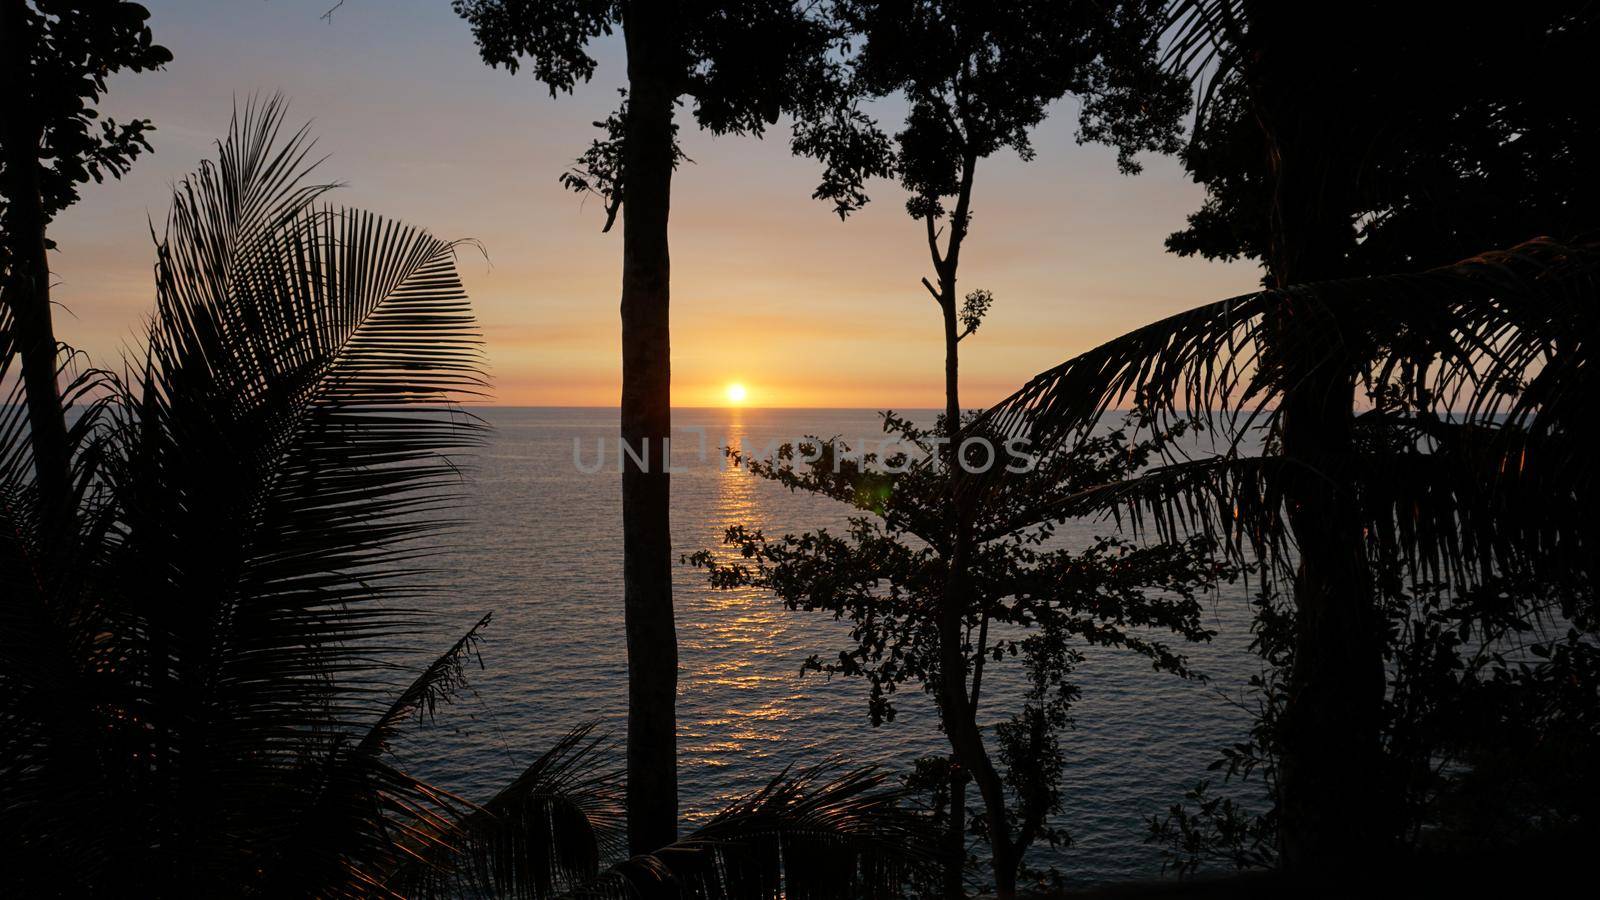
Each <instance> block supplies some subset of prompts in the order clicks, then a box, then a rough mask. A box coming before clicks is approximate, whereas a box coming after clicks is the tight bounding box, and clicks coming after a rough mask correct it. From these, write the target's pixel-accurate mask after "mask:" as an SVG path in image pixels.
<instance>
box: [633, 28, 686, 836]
mask: <svg viewBox="0 0 1600 900" xmlns="http://www.w3.org/2000/svg"><path fill="white" fill-rule="evenodd" d="M624 16H625V18H624V23H623V25H624V31H625V37H626V42H627V49H628V119H627V123H626V132H625V135H624V146H623V179H624V181H623V204H622V214H623V229H622V442H623V445H624V448H625V452H624V454H623V456H624V464H623V473H622V530H623V594H624V598H623V609H624V615H625V628H626V631H627V638H628V748H627V750H628V752H627V755H628V797H627V805H628V812H627V816H628V844H629V847H630V849H631V850H632V852H634V853H645V852H649V851H653V850H655V849H657V848H660V847H662V846H664V845H666V844H670V843H671V842H672V841H673V840H675V839H676V837H677V833H678V774H677V719H676V711H675V704H676V701H677V686H678V636H677V630H676V625H675V623H674V620H673V612H672V541H671V534H670V531H669V513H670V509H669V501H670V498H671V490H670V487H671V486H670V481H669V476H668V472H667V463H668V461H669V460H668V446H669V444H668V441H669V438H670V434H671V430H672V394H671V385H672V364H671V344H670V335H669V330H668V306H669V299H670V290H669V285H670V278H671V261H670V258H669V254H668V251H667V220H668V213H669V210H670V206H671V199H672V148H673V131H672V107H673V100H674V98H675V97H676V94H677V89H676V88H677V76H678V74H679V73H676V72H675V71H674V70H673V66H674V64H675V63H676V62H677V57H678V54H677V52H676V42H677V40H678V38H677V34H676V22H675V21H674V19H673V15H672V11H671V9H670V8H669V4H665V3H654V2H651V3H630V4H628V5H627V7H626V10H625V13H624Z"/></svg>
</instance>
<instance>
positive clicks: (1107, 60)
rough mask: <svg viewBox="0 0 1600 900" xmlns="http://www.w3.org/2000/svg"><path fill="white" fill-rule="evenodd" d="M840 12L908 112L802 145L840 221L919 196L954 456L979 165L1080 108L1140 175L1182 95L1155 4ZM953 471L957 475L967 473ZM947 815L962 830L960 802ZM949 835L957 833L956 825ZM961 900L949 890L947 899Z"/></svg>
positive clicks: (1003, 862)
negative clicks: (967, 250) (873, 193)
mask: <svg viewBox="0 0 1600 900" xmlns="http://www.w3.org/2000/svg"><path fill="white" fill-rule="evenodd" d="M831 12H832V15H833V17H834V18H835V19H836V20H837V21H838V23H839V29H840V30H841V31H842V32H843V33H845V34H848V35H851V36H852V39H853V40H857V41H858V42H859V44H860V46H859V48H858V49H857V50H856V52H855V53H854V54H852V55H851V56H850V57H849V65H850V69H849V76H850V80H849V84H848V89H847V91H846V94H847V95H848V96H849V97H850V98H852V99H855V98H864V97H889V96H895V97H902V98H903V99H904V100H905V102H906V103H907V104H908V106H909V109H908V111H907V115H906V119H905V122H904V125H903V127H902V129H901V130H900V131H899V132H898V133H896V134H895V135H894V137H893V138H892V139H890V138H888V137H887V136H886V135H885V134H883V133H882V132H881V131H880V130H879V129H878V127H877V125H876V124H875V123H874V122H873V121H871V120H870V119H868V118H867V117H866V116H864V115H862V114H860V113H859V112H855V113H853V114H849V115H846V114H842V113H841V112H839V108H838V107H837V106H836V107H832V108H829V109H828V110H827V112H828V113H829V115H828V116H826V117H825V118H822V119H816V120H809V121H808V120H802V123H801V125H800V127H798V128H797V131H796V147H797V149H798V150H799V151H800V152H803V153H806V154H807V155H810V156H814V157H816V158H818V159H820V160H821V161H822V162H823V163H824V166H825V173H824V178H823V182H822V184H821V185H820V186H819V187H818V189H817V191H816V196H817V197H818V198H819V199H823V200H828V201H831V202H832V203H833V204H834V207H835V209H836V211H837V212H838V213H839V215H840V216H841V217H844V216H847V215H848V214H849V213H850V212H851V211H853V210H855V209H857V208H859V207H860V206H861V205H862V204H864V203H865V202H867V194H866V190H865V186H866V182H867V180H868V179H870V178H872V177H875V176H882V175H890V176H893V177H894V178H896V179H897V180H898V181H899V182H900V184H901V185H902V186H903V187H904V188H905V189H906V191H907V192H909V193H910V194H911V197H910V199H909V200H908V201H907V203H906V210H907V212H909V213H910V215H911V216H912V217H913V218H916V219H919V220H921V222H922V223H923V226H924V229H925V231H926V239H927V245H928V253H929V258H930V262H931V263H932V266H933V270H934V277H935V281H932V282H931V281H929V280H928V279H926V278H924V279H923V282H922V283H923V285H924V286H925V287H926V288H927V289H928V291H929V293H931V294H932V295H933V298H934V300H935V302H936V303H937V304H938V306H939V310H940V313H941V315H942V318H943V325H944V345H945V367H944V373H945V378H944V398H945V411H944V417H943V420H942V421H943V427H944V429H945V435H944V436H945V438H946V439H947V444H946V448H945V451H944V452H945V453H946V454H953V453H954V452H956V451H955V447H956V445H957V443H958V434H959V432H960V429H961V422H962V418H961V397H960V378H959V373H960V362H959V352H958V344H959V342H960V341H961V340H962V339H964V338H965V337H966V336H967V335H969V334H971V333H972V332H973V331H974V330H976V328H977V327H978V323H979V321H980V320H981V317H982V315H983V313H984V311H985V310H987V308H988V306H989V304H990V303H991V302H992V299H993V298H992V296H991V295H990V294H989V293H988V292H987V291H971V292H968V293H967V294H966V295H965V297H963V296H962V295H961V294H960V293H959V291H958V289H957V277H958V274H959V268H960V263H961V253H962V249H963V246H964V244H965V241H966V237H967V234H968V231H969V229H970V227H971V222H972V192H973V180H974V177H975V175H976V171H977V167H978V163H979V161H980V160H984V159H987V158H988V157H990V156H991V155H993V154H995V153H997V152H1000V151H1002V150H1008V149H1009V150H1012V151H1015V152H1016V153H1017V154H1018V155H1019V156H1021V157H1022V158H1023V159H1025V160H1026V159H1031V158H1032V156H1033V148H1032V145H1031V143H1030V137H1029V135H1030V133H1031V132H1032V130H1033V129H1034V128H1035V127H1036V126H1037V125H1038V124H1039V123H1040V122H1042V121H1043V120H1044V118H1045V116H1046V115H1047V113H1048V111H1049V107H1050V105H1051V104H1053V103H1055V102H1056V101H1058V100H1060V99H1061V98H1063V97H1066V96H1068V95H1071V96H1073V97H1076V98H1077V100H1078V101H1079V103H1080V104H1081V113H1080V119H1079V125H1080V132H1079V138H1080V140H1086V141H1101V142H1105V143H1109V144H1111V145H1113V146H1115V147H1116V148H1117V152H1118V162H1119V165H1120V166H1121V168H1122V169H1123V171H1125V172H1132V171H1137V169H1138V164H1137V162H1136V161H1135V159H1134V157H1135V154H1137V153H1138V152H1140V151H1147V150H1148V151H1161V152H1175V151H1176V150H1177V148H1178V143H1177V138H1178V133H1179V119H1180V117H1181V116H1182V114H1183V111H1184V110H1185V109H1186V108H1187V105H1188V97H1187V92H1186V89H1185V87H1184V83H1183V82H1182V80H1181V79H1178V78H1175V77H1173V76H1172V75H1171V74H1170V73H1168V72H1166V71H1164V70H1163V69H1162V67H1161V66H1160V61H1159V52H1158V47H1157V44H1158V40H1159V37H1160V33H1161V30H1162V27H1163V23H1164V18H1163V15H1162V4H1161V3H1159V2H1154V0H1130V2H1115V3H1096V2H1064V3H1028V4H993V3H982V2H965V0H961V2H938V0H893V2H866V0H841V2H838V3H834V4H832V5H831ZM946 229H948V234H944V233H943V232H944V231H945V230H946ZM941 238H942V239H943V245H942V246H941V243H940V241H941ZM935 282H936V283H935ZM949 468H950V471H951V472H952V473H953V475H954V476H958V475H959V473H960V467H958V466H954V465H950V466H949ZM945 486H946V488H947V489H949V490H950V491H951V499H950V502H949V503H948V504H947V505H946V508H945V514H946V515H947V516H948V517H949V522H948V525H949V534H950V539H951V544H950V553H949V559H948V562H949V570H948V579H949V583H948V585H947V586H946V596H945V600H944V603H943V605H942V606H941V607H940V608H939V610H938V612H937V615H938V623H939V629H940V635H941V646H942V648H943V650H942V652H943V657H942V668H941V672H942V673H943V674H942V677H941V679H940V681H939V684H940V691H939V695H938V696H939V706H940V710H941V713H942V716H943V722H944V728H945V732H946V733H947V734H948V735H949V738H950V742H951V747H952V749H953V750H954V753H955V757H956V761H957V765H958V768H957V769H956V774H955V781H954V784H955V785H956V787H955V788H954V793H953V796H957V795H959V794H960V793H961V791H962V787H961V785H962V784H964V780H965V779H966V778H967V777H971V778H972V779H974V780H975V781H976V782H977V784H978V788H979V791H980V793H981V794H982V795H983V799H984V804H985V807H986V809H987V810H988V825H989V829H990V832H991V833H990V844H991V846H992V848H993V852H994V857H995V874H996V879H997V887H998V889H999V892H1000V894H1001V896H1010V895H1011V894H1012V893H1013V892H1014V891H1015V878H1016V871H1017V866H1018V864H1019V863H1020V860H1021V850H1022V848H1023V847H1025V846H1026V845H1027V843H1028V841H1022V842H1021V843H1020V844H1019V843H1018V837H1019V836H1023V837H1029V839H1030V840H1031V836H1029V835H1025V834H1024V835H1019V834H1018V833H1014V832H1013V829H1012V827H1011V823H1010V817H1009V815H1008V813H1007V808H1006V798H1005V785H1004V783H1003V780H1002V778H1001V776H1000V774H999V773H998V771H997V770H996V769H995V766H994V765H993V763H992V762H991V760H990V757H989V752H988V751H987V749H986V748H985V746H984V741H983V736H982V733H981V731H980V729H979V727H978V724H977V720H976V718H975V716H974V715H973V710H972V701H971V698H970V693H969V688H968V685H967V677H968V676H967V672H966V669H965V667H964V666H965V663H964V658H963V654H962V623H963V622H964V621H965V620H966V619H967V617H968V616H969V615H970V613H971V610H972V608H973V604H974V600H973V598H972V597H970V596H969V593H970V589H969V586H968V575H967V569H968V566H969V560H968V556H969V553H970V551H971V549H972V547H971V545H972V535H971V528H972V519H973V517H974V516H975V515H976V511H975V510H974V509H972V508H971V506H970V504H966V503H964V502H957V501H956V492H957V489H958V486H959V478H958V477H952V478H950V479H949V480H948V481H947V483H946V485H945ZM951 807H952V812H953V815H954V816H955V817H956V819H957V820H959V817H960V812H961V809H962V808H963V804H962V803H959V802H952V804H951ZM952 824H953V827H954V828H955V829H956V830H957V831H959V828H960V822H959V821H954V822H953V823H952ZM958 889H959V888H958V885H954V884H952V885H951V891H952V892H954V891H956V890H958Z"/></svg>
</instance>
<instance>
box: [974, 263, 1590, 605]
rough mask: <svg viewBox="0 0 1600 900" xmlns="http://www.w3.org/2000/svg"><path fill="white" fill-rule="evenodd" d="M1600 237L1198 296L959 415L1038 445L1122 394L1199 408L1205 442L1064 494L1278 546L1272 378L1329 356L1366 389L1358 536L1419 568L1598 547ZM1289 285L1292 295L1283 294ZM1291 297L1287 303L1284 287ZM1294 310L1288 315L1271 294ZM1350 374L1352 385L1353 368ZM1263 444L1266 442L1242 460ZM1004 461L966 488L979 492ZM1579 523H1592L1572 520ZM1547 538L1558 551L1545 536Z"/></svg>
mask: <svg viewBox="0 0 1600 900" xmlns="http://www.w3.org/2000/svg"><path fill="white" fill-rule="evenodd" d="M1597 275H1600V249H1597V248H1596V247H1594V246H1590V245H1580V246H1567V245H1562V244H1557V243H1555V242H1551V241H1543V240H1541V241H1534V242H1530V243H1528V244H1525V245H1522V246H1520V247H1517V248H1514V249H1512V250H1510V251H1505V252H1500V253H1490V254H1484V255H1482V256H1479V257H1475V258H1473V259H1470V260H1466V261H1464V262H1462V263H1460V264H1457V265H1455V266H1449V267H1445V268H1442V269H1437V270H1433V271H1430V272H1424V273H1420V274H1415V275H1395V276H1386V277H1378V278H1360V279H1349V280H1345V281H1337V282H1328V283H1321V284H1310V285H1303V286H1296V287H1294V288H1291V289H1290V290H1288V291H1281V292H1280V291H1261V292H1257V293H1253V294H1247V295H1244V296H1241V297H1235V298H1231V299H1228V300H1224V301H1220V302H1217V303H1211V304H1207V305H1205V306H1201V307H1197V308H1195V309H1192V310H1189V311H1187V312H1184V313H1180V314H1178V315H1176V316H1172V317H1169V318H1167V319H1165V320H1162V321H1160V322H1156V323H1153V324H1151V325H1148V326H1145V327H1144V328H1140V329H1138V330H1136V331H1133V332H1130V333H1129V334H1127V335H1125V336H1123V337H1121V338H1118V339H1116V340H1113V341H1110V342H1108V343H1106V344H1103V345H1101V346H1099V347H1096V348H1095V349H1093V350H1090V351H1089V352H1087V353H1084V354H1082V355H1080V356H1078V357H1075V358H1074V359H1071V360H1068V361H1067V362H1065V363H1063V364H1062V365H1060V366H1057V367H1056V368H1054V369H1051V370H1049V371H1047V372H1044V373H1042V374H1040V375H1039V376H1037V377H1035V378H1034V379H1032V380H1031V381H1029V382H1028V384H1027V385H1025V386H1024V387H1023V388H1022V389H1021V390H1019V391H1018V392H1017V393H1015V394H1013V395H1012V396H1011V397H1009V398H1007V399H1006V400H1005V401H1002V402H1001V403H1000V404H998V405H997V406H995V407H994V408H993V409H991V410H989V411H988V412H987V413H986V414H985V415H984V416H982V417H981V418H980V419H979V420H978V421H977V422H975V423H974V425H973V426H972V429H973V430H978V429H983V430H984V431H985V432H988V433H996V434H999V435H1002V436H1007V437H1018V438H1025V439H1026V440H1027V441H1029V442H1030V445H1031V446H1033V447H1034V448H1037V449H1038V450H1039V451H1042V452H1048V451H1050V450H1053V449H1055V448H1057V447H1059V446H1062V445H1063V444H1066V443H1069V442H1071V441H1074V440H1078V439H1081V438H1082V437H1083V436H1085V435H1087V434H1089V433H1091V432H1092V431H1093V429H1095V428H1096V427H1097V426H1098V424H1099V422H1100V421H1101V419H1102V417H1103V416H1104V414H1105V413H1106V412H1107V411H1108V410H1110V409H1112V408H1114V407H1116V406H1118V405H1127V406H1136V407H1139V408H1142V409H1145V410H1148V411H1149V412H1150V413H1151V415H1152V418H1153V419H1154V420H1155V421H1156V422H1158V423H1164V422H1168V421H1172V420H1176V419H1180V418H1188V417H1198V418H1200V419H1201V420H1202V421H1207V422H1209V423H1210V424H1211V426H1212V429H1213V431H1214V432H1216V433H1217V434H1218V435H1220V440H1216V442H1215V443H1213V445H1212V448H1211V453H1210V455H1208V454H1206V453H1203V452H1202V453H1197V454H1196V456H1197V458H1196V459H1192V460H1185V459H1180V458H1170V459H1168V460H1167V464H1166V465H1163V466H1158V467H1156V468H1154V469H1152V470H1151V471H1149V472H1147V473H1146V474H1145V476H1144V477H1143V479H1141V480H1139V482H1128V483H1121V484H1116V485H1106V486H1104V487H1103V488H1100V489H1095V490H1091V491H1086V492H1083V493H1082V494H1080V495H1077V496H1074V497H1073V498H1070V499H1069V500H1067V501H1066V502H1064V503H1063V504H1061V506H1062V509H1060V510H1057V512H1059V513H1062V514H1084V513H1088V512H1091V511H1092V507H1094V506H1095V505H1097V504H1099V505H1100V506H1101V508H1102V509H1108V510H1116V511H1121V513H1122V514H1125V515H1129V516H1131V517H1132V518H1131V520H1130V521H1131V522H1132V523H1133V524H1134V525H1135V526H1136V527H1137V526H1140V525H1142V524H1145V519H1144V518H1143V516H1142V514H1141V510H1142V512H1143V513H1144V514H1149V515H1150V516H1152V518H1151V519H1150V520H1149V524H1151V525H1153V526H1154V527H1155V528H1156V529H1157V531H1158V532H1160V533H1162V534H1163V535H1164V536H1167V537H1170V536H1172V533H1173V532H1174V531H1191V530H1195V529H1198V530H1209V531H1214V532H1224V533H1230V534H1231V535H1232V536H1233V537H1234V539H1235V540H1234V544H1235V546H1236V547H1242V546H1243V543H1244V542H1248V543H1251V544H1253V545H1254V546H1255V549H1256V550H1257V551H1258V553H1265V554H1266V555H1268V556H1271V557H1274V558H1277V559H1279V560H1281V559H1282V555H1283V551H1285V550H1286V549H1288V547H1289V538H1288V533H1289V532H1288V529H1287V528H1286V527H1284V526H1283V523H1282V521H1281V518H1280V517H1281V514H1282V509H1281V504H1282V498H1283V494H1282V491H1281V490H1279V489H1278V488H1277V487H1276V485H1278V484H1281V482H1282V479H1283V478H1284V477H1289V476H1292V475H1293V473H1291V472H1288V471H1287V469H1286V468H1285V463H1283V462H1282V461H1281V460H1276V459H1272V458H1271V457H1272V455H1273V447H1274V441H1275V439H1276V434H1277V429H1278V428H1279V425H1280V417H1279V404H1280V402H1281V401H1282V400H1283V398H1284V397H1285V395H1286V393H1287V392H1288V391H1290V390H1293V389H1295V388H1296V387H1298V386H1299V385H1301V384H1303V383H1305V382H1306V381H1307V380H1308V378H1309V376H1310V375H1311V374H1312V373H1314V372H1317V371H1318V370H1319V369H1321V368H1325V367H1327V366H1330V365H1333V366H1341V367H1345V368H1344V369H1343V371H1342V372H1341V377H1342V378H1343V379H1347V380H1348V382H1357V383H1360V384H1362V385H1364V386H1365V388H1366V390H1367V392H1368V395H1369V397H1370V398H1371V402H1372V403H1373V404H1374V407H1375V408H1374V411H1373V412H1371V413H1367V414H1365V415H1363V416H1362V417H1361V420H1360V421H1359V426H1360V427H1359V430H1358V441H1359V444H1360V446H1359V447H1358V450H1359V453H1358V458H1357V460H1356V462H1355V466H1356V471H1354V472H1352V473H1347V474H1348V475H1349V477H1351V478H1353V479H1354V480H1355V481H1356V483H1357V484H1359V486H1360V490H1361V491H1362V493H1363V501H1362V503H1363V508H1364V509H1365V510H1366V513H1367V516H1368V528H1369V538H1372V539H1378V538H1382V539H1384V540H1388V541H1392V542H1393V546H1392V549H1394V550H1395V551H1396V552H1397V553H1399V554H1400V555H1402V556H1404V557H1406V558H1408V559H1410V560H1411V562H1412V563H1413V564H1414V566H1415V567H1416V570H1417V571H1418V572H1419V573H1421V572H1426V573H1430V574H1432V575H1435V576H1441V577H1442V576H1446V575H1450V576H1453V577H1454V578H1455V579H1459V580H1464V581H1472V580H1475V579H1476V578H1479V577H1481V576H1483V575H1484V574H1486V573H1487V572H1488V571H1490V569H1492V568H1494V567H1499V568H1500V569H1501V570H1510V571H1515V570H1516V569H1517V568H1518V567H1520V566H1524V565H1528V564H1531V563H1532V562H1533V561H1535V560H1538V559H1544V560H1546V561H1550V560H1552V559H1554V558H1555V556H1559V557H1560V558H1561V559H1562V560H1564V561H1563V562H1562V563H1561V565H1562V566H1570V564H1571V562H1572V560H1574V559H1575V558H1578V556H1579V552H1578V548H1579V547H1582V546H1593V540H1594V538H1593V534H1592V529H1588V528H1586V527H1584V526H1582V525H1581V521H1582V516H1581V515H1580V514H1579V513H1578V510H1579V509H1580V508H1581V502H1579V501H1578V500H1576V499H1575V498H1580V497H1586V496H1592V494H1593V490H1592V486H1593V481H1592V478H1593V476H1592V474H1590V473H1592V471H1593V466H1592V461H1593V452H1594V451H1593V441H1592V439H1591V438H1592V431H1593V425H1592V424H1591V420H1592V415H1586V414H1583V413H1580V412H1579V410H1585V409H1593V408H1594V403H1595V401H1596V399H1597V395H1596V393H1595V390H1594V388H1595V384H1594V379H1593V375H1592V372H1593V365H1592V363H1590V362H1589V360H1588V357H1587V352H1588V348H1589V347H1591V346H1593V345H1594V343H1595V337H1596V326H1597V323H1600V290H1597V288H1600V278H1597ZM1291 295H1292V297H1291ZM1290 299H1292V300H1294V301H1295V302H1293V303H1292V304H1291V303H1289V302H1288V301H1289V300H1290ZM1288 309H1294V310H1295V311H1296V312H1295V314H1294V315H1295V316H1296V317H1297V318H1296V319H1295V320H1293V321H1286V319H1285V315H1286V314H1285V312H1284V311H1285V310H1288ZM1348 382H1347V383H1348ZM1257 448H1260V449H1261V450H1262V451H1263V452H1264V454H1265V456H1266V457H1268V458H1266V459H1257V458H1254V456H1255V453H1256V450H1257ZM1011 477H1014V476H1010V475H1008V474H1007V473H1006V472H1005V471H1003V470H1001V469H998V468H997V469H995V470H993V471H992V472H991V473H990V474H989V475H988V476H987V477H985V478H982V479H973V483H972V485H970V486H969V489H974V490H987V491H993V490H998V489H1002V487H1003V486H1002V484H1001V483H1002V482H1004V481H1005V480H1006V479H1008V478H1011ZM1586 535H1587V537H1586ZM1558 548H1559V551H1558Z"/></svg>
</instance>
